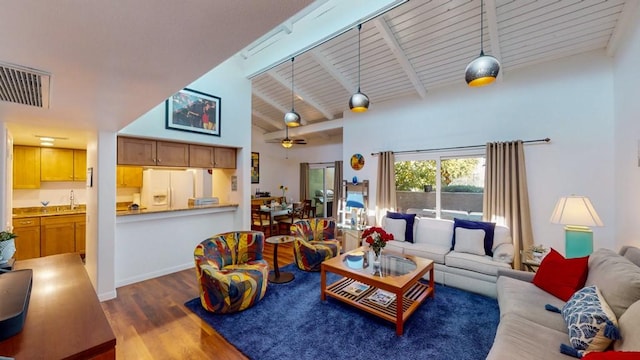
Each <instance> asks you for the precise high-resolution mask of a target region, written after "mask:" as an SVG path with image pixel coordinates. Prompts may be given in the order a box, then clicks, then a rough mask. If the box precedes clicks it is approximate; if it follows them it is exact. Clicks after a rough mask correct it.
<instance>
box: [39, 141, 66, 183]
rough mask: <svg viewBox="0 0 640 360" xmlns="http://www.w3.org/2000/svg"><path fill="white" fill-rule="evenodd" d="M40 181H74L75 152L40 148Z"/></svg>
mask: <svg viewBox="0 0 640 360" xmlns="http://www.w3.org/2000/svg"><path fill="white" fill-rule="evenodd" d="M40 181H73V150H72V149H57V148H40Z"/></svg>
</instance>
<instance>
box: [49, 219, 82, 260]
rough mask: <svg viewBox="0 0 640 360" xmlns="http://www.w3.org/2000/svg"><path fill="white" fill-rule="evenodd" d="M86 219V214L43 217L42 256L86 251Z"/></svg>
mask: <svg viewBox="0 0 640 360" xmlns="http://www.w3.org/2000/svg"><path fill="white" fill-rule="evenodd" d="M85 218H86V216H85V215H84V214H82V215H59V216H49V217H42V218H41V219H40V223H41V226H40V255H41V256H48V255H55V254H62V253H68V252H77V251H80V250H84V247H85V245H84V243H85V229H86V222H85V221H86V220H85ZM76 247H79V248H81V249H78V248H76Z"/></svg>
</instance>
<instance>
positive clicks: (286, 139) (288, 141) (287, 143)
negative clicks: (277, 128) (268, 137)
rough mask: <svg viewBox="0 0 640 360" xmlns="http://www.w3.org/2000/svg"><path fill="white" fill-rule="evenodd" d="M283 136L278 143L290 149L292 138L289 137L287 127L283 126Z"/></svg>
mask: <svg viewBox="0 0 640 360" xmlns="http://www.w3.org/2000/svg"><path fill="white" fill-rule="evenodd" d="M284 130H285V137H284V139H282V142H281V143H280V144H281V145H282V147H283V148H285V149H290V148H291V147H292V146H293V140H291V139H289V127H288V126H287V127H285V129H284Z"/></svg>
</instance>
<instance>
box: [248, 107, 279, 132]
mask: <svg viewBox="0 0 640 360" xmlns="http://www.w3.org/2000/svg"><path fill="white" fill-rule="evenodd" d="M251 115H252V116H255V117H257V118H258V119H260V120H262V121H264V122H266V123H268V124H269V125H272V126H273V127H275V128H277V129H284V120H282V121H276V120H273V119H271V118H270V117H268V116H267V115H265V114H263V113H261V112H260V111H257V110H252V111H251Z"/></svg>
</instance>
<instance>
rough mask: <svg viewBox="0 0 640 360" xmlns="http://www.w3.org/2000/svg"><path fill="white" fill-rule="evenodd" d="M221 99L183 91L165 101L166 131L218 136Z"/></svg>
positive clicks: (194, 91) (192, 91) (197, 92)
mask: <svg viewBox="0 0 640 360" xmlns="http://www.w3.org/2000/svg"><path fill="white" fill-rule="evenodd" d="M221 106H222V99H220V98H219V97H217V96H213V95H209V94H205V93H203V92H200V91H196V90H191V89H184V90H180V91H179V92H178V93H177V94H174V95H173V96H171V97H170V98H169V99H167V101H166V109H167V111H166V115H167V116H166V117H167V124H166V128H167V129H174V130H182V131H191V132H197V133H201V134H207V135H213V136H220V122H221V121H220V114H221V109H220V107H221Z"/></svg>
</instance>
